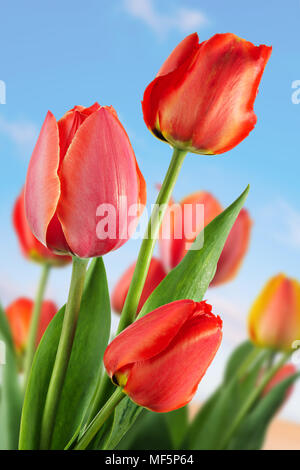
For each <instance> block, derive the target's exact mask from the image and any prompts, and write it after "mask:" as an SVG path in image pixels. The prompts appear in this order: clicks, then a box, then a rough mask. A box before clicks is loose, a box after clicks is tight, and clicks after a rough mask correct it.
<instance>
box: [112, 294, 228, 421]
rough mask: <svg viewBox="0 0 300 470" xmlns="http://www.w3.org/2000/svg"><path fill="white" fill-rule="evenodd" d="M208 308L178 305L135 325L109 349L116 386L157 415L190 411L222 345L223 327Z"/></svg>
mask: <svg viewBox="0 0 300 470" xmlns="http://www.w3.org/2000/svg"><path fill="white" fill-rule="evenodd" d="M211 310H212V308H211V306H210V305H208V304H207V303H206V302H198V303H197V302H193V301H192V300H179V301H175V302H172V303H170V304H167V305H163V306H162V307H159V308H157V309H156V310H154V311H153V312H151V313H149V314H147V315H145V316H144V317H142V318H140V319H138V320H136V321H135V322H134V323H132V324H131V325H130V326H129V327H128V328H126V329H125V330H123V331H122V333H120V334H119V335H118V336H117V337H116V338H115V339H114V340H113V341H112V342H111V343H110V345H109V346H108V347H107V349H106V351H105V354H104V365H105V367H106V370H107V373H108V375H109V376H110V377H111V379H112V380H113V382H114V383H115V384H117V385H119V386H121V387H122V388H123V391H124V392H125V393H126V394H127V395H128V396H129V397H130V398H131V399H132V400H133V401H134V402H135V403H137V404H138V405H140V406H143V407H145V408H148V409H150V410H152V411H156V412H167V411H172V410H175V409H177V408H180V407H182V406H184V405H186V404H187V403H188V402H189V401H190V400H191V399H192V398H193V396H194V394H195V393H196V390H197V387H198V384H199V382H200V380H201V379H202V377H203V375H204V374H205V372H206V370H207V368H208V367H209V365H210V363H211V362H212V360H213V358H214V356H215V354H216V352H217V350H218V348H219V346H220V343H221V339H222V321H221V319H220V318H219V317H217V316H215V315H213V313H212V311H211Z"/></svg>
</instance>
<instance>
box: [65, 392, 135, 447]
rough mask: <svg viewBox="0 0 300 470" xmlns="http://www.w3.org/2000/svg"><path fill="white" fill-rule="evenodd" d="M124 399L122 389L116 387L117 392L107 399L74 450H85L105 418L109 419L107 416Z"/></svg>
mask: <svg viewBox="0 0 300 470" xmlns="http://www.w3.org/2000/svg"><path fill="white" fill-rule="evenodd" d="M125 397H126V395H125V393H123V391H122V389H121V388H119V387H118V388H117V390H116V391H115V392H114V393H113V395H112V396H111V397H110V398H109V400H108V401H107V402H106V403H105V405H104V406H103V408H102V409H101V410H100V411H99V413H98V414H97V415H96V417H95V418H94V419H93V421H92V422H91V424H90V425H89V426H88V428H87V429H86V431H85V432H84V433H83V435H82V436H81V438H80V439H79V441H78V443H77V444H76V446H75V447H74V450H84V449H86V448H87V446H88V445H89V444H90V442H91V441H92V440H93V439H94V437H95V436H96V434H97V432H98V431H99V429H100V428H101V426H102V425H103V424H104V423H105V421H106V420H107V418H109V416H110V415H111V413H112V412H113V411H114V409H115V408H116V406H117V405H118V404H119V403H120V401H121V400H122V399H123V398H125Z"/></svg>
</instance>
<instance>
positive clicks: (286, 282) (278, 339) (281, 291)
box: [248, 274, 300, 351]
mask: <svg viewBox="0 0 300 470" xmlns="http://www.w3.org/2000/svg"><path fill="white" fill-rule="evenodd" d="M248 327H249V335H250V338H251V339H252V341H253V342H254V343H255V344H256V345H257V346H262V347H269V348H273V349H276V350H284V351H285V350H286V351H289V350H291V348H292V347H293V342H294V341H297V340H298V339H299V338H300V283H299V282H298V281H297V280H296V279H290V278H288V277H286V276H285V275H284V274H278V275H277V276H274V277H273V278H271V279H270V280H269V281H268V282H267V284H266V285H265V287H264V288H263V290H262V291H261V293H260V294H259V296H258V297H257V299H256V300H255V302H254V304H253V305H252V308H251V310H250V313H249V318H248Z"/></svg>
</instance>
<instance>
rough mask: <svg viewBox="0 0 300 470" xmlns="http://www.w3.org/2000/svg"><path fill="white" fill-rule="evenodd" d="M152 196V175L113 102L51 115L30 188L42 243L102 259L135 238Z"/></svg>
mask: <svg viewBox="0 0 300 470" xmlns="http://www.w3.org/2000/svg"><path fill="white" fill-rule="evenodd" d="M145 200H146V185H145V181H144V178H143V176H142V174H141V172H140V170H139V168H138V165H137V162H136V159H135V155H134V152H133V149H132V147H131V144H130V141H129V138H128V136H127V134H126V132H125V130H124V128H123V127H122V125H121V123H120V121H119V120H118V117H117V114H116V112H115V110H114V109H113V108H112V107H102V106H100V105H99V104H98V103H95V104H94V105H93V106H91V107H90V108H84V107H82V106H75V107H74V108H73V109H71V110H70V111H68V112H67V113H66V114H65V115H64V116H63V117H62V118H61V119H60V120H59V121H58V122H57V121H56V119H55V117H54V116H53V114H52V113H51V112H50V111H49V112H48V114H47V116H46V119H45V122H44V124H43V127H42V129H41V132H40V135H39V138H38V141H37V143H36V146H35V148H34V151H33V154H32V157H31V160H30V163H29V168H28V173H27V179H26V186H25V208H26V215H27V219H28V222H29V225H30V227H31V229H32V231H33V233H34V235H35V236H36V237H37V238H38V240H39V241H40V242H41V243H43V244H44V245H45V246H47V247H48V248H49V249H51V250H53V251H54V252H55V253H68V254H72V255H76V256H79V257H81V258H89V257H94V256H102V255H104V254H105V253H108V252H110V251H112V250H115V249H117V248H119V247H120V246H122V245H123V244H124V243H125V242H126V241H127V240H128V238H129V236H130V235H131V233H132V231H133V230H134V228H135V227H136V225H137V223H138V218H139V216H140V215H141V213H142V211H143V208H144V204H145ZM107 226H108V227H107ZM107 228H108V230H107Z"/></svg>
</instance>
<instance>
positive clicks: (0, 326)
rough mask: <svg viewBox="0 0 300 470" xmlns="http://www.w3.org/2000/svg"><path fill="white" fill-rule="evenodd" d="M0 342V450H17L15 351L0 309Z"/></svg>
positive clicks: (18, 402) (18, 405)
mask: <svg viewBox="0 0 300 470" xmlns="http://www.w3.org/2000/svg"><path fill="white" fill-rule="evenodd" d="M0 341H3V342H4V344H5V364H4V365H0V373H1V376H2V383H1V394H0V449H1V450H14V449H17V448H18V437H19V427H20V419H21V407H22V394H21V389H20V385H19V377H18V367H17V360H16V355H15V350H14V346H13V342H12V338H11V333H10V329H9V326H8V323H7V320H6V316H5V313H4V311H3V310H2V308H1V307H0Z"/></svg>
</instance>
